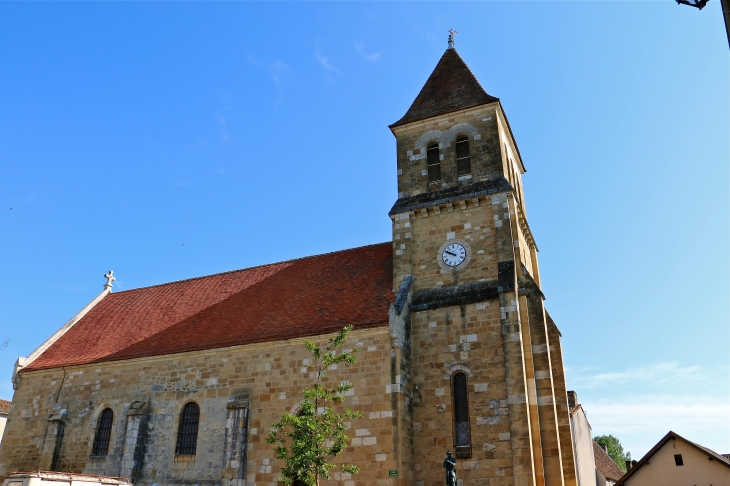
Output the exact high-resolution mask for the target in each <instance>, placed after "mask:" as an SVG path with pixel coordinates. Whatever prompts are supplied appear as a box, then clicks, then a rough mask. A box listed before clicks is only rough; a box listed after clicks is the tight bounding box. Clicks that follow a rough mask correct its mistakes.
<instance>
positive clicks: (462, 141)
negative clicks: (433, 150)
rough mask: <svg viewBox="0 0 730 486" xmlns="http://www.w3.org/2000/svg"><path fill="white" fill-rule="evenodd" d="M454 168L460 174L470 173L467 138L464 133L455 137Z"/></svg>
mask: <svg viewBox="0 0 730 486" xmlns="http://www.w3.org/2000/svg"><path fill="white" fill-rule="evenodd" d="M456 170H457V171H458V174H459V175H460V176H463V175H468V174H471V158H470V157H469V138H468V137H466V136H464V135H461V136H459V137H457V138H456Z"/></svg>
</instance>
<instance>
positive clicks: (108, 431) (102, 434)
mask: <svg viewBox="0 0 730 486" xmlns="http://www.w3.org/2000/svg"><path fill="white" fill-rule="evenodd" d="M113 421H114V412H112V409H111V408H105V409H104V411H103V412H101V415H99V420H98V422H97V423H96V435H94V447H93V448H92V451H91V454H92V455H94V456H106V455H107V454H108V453H109V442H110V441H111V437H112V422H113Z"/></svg>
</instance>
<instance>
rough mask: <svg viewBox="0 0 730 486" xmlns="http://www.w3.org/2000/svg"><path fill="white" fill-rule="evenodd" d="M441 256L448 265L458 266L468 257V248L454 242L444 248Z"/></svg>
mask: <svg viewBox="0 0 730 486" xmlns="http://www.w3.org/2000/svg"><path fill="white" fill-rule="evenodd" d="M441 258H442V259H443V260H444V263H445V264H447V265H448V266H450V267H456V266H458V265H461V264H462V263H463V261H464V260H465V259H466V248H464V246H463V245H461V244H459V243H452V244H450V245H449V246H447V247H446V248H444V251H443V253H442V254H441Z"/></svg>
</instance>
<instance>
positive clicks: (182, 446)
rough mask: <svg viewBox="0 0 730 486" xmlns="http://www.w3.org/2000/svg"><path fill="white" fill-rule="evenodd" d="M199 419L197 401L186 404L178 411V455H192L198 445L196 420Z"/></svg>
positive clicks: (176, 449) (176, 451) (176, 450)
mask: <svg viewBox="0 0 730 486" xmlns="http://www.w3.org/2000/svg"><path fill="white" fill-rule="evenodd" d="M199 421H200V407H198V404H197V403H194V402H190V403H188V404H186V405H185V406H184V407H183V409H182V412H181V413H180V425H179V426H178V428H177V447H175V454H177V455H178V456H183V455H194V454H195V449H196V447H197V445H198V422H199Z"/></svg>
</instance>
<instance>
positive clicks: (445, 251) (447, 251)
mask: <svg viewBox="0 0 730 486" xmlns="http://www.w3.org/2000/svg"><path fill="white" fill-rule="evenodd" d="M444 253H448V254H449V255H451V256H456V253H451V252H450V251H449V250H444Z"/></svg>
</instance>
